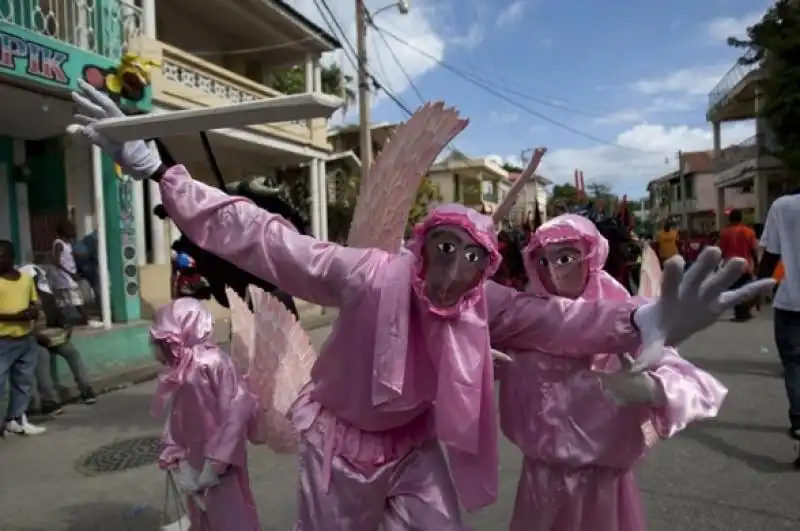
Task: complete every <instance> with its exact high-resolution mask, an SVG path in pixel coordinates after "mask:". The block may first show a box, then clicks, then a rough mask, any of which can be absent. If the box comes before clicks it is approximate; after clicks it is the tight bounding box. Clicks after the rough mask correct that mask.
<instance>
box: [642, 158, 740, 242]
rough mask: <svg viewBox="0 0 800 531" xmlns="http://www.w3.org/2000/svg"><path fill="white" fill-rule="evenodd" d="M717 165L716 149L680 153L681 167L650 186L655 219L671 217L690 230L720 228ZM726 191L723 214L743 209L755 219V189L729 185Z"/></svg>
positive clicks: (661, 220) (651, 211)
mask: <svg viewBox="0 0 800 531" xmlns="http://www.w3.org/2000/svg"><path fill="white" fill-rule="evenodd" d="M714 168H715V165H714V152H713V151H695V152H685V153H680V154H679V167H678V169H677V170H675V171H672V172H670V173H668V174H666V175H663V176H661V177H659V178H658V179H654V180H652V181H650V183H649V184H648V186H647V189H648V192H649V194H650V204H651V205H652V208H651V210H650V215H651V217H652V219H653V220H654V221H658V222H663V221H665V220H667V219H672V220H674V221H676V222H677V223H678V226H680V227H682V228H684V229H687V230H691V231H699V232H706V231H713V230H718V229H719V227H720V226H718V225H717V213H716V209H717V207H718V204H717V186H716V177H717V174H716V172H715V170H714ZM724 194H725V210H724V211H723V215H724V214H725V213H726V212H729V211H730V210H731V209H734V208H737V209H740V210H743V211H744V214H745V217H747V218H748V219H751V220H752V219H754V218H755V213H754V212H755V194H754V193H753V191H752V189H749V188H747V186H743V187H741V188H727V189H725V191H724ZM723 225H724V224H723Z"/></svg>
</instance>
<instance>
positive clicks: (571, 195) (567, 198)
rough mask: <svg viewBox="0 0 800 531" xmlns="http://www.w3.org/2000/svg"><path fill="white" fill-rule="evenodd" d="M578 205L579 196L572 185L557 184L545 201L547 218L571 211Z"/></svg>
mask: <svg viewBox="0 0 800 531" xmlns="http://www.w3.org/2000/svg"><path fill="white" fill-rule="evenodd" d="M579 203H580V194H578V189H577V188H575V187H574V186H573V185H571V184H569V183H567V184H557V185H555V186H553V191H552V193H551V194H550V197H549V198H548V200H547V215H548V217H553V216H557V215H559V214H563V213H565V212H570V211H572V210H573V209H574V208H575V206H577V205H578V204H579Z"/></svg>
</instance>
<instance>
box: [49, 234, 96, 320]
mask: <svg viewBox="0 0 800 531" xmlns="http://www.w3.org/2000/svg"><path fill="white" fill-rule="evenodd" d="M74 240H75V227H74V226H73V224H72V222H70V221H68V220H63V221H61V222H59V224H58V226H57V227H56V239H55V241H53V264H54V265H55V271H54V273H53V278H52V279H50V280H51V282H52V284H53V290H55V293H54V294H55V296H56V302H57V303H58V305H59V307H60V308H61V311H62V312H63V313H64V315H65V317H66V319H67V321H68V322H69V323H70V324H72V325H89V326H102V324H100V323H97V322H95V321H89V318H88V316H87V315H86V311H85V309H84V307H83V295H82V294H81V288H80V284H78V267H77V265H76V263H75V255H74V254H73V252H72V243H73V242H74Z"/></svg>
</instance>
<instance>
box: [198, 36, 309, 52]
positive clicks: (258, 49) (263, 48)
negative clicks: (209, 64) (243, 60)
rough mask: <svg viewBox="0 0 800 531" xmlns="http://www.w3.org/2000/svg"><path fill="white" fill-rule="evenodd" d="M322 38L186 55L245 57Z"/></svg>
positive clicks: (307, 38)
mask: <svg viewBox="0 0 800 531" xmlns="http://www.w3.org/2000/svg"><path fill="white" fill-rule="evenodd" d="M320 37H323V35H322V34H315V35H310V36H308V37H303V38H302V39H297V40H294V41H289V42H282V43H279V44H268V45H264V46H255V47H253V48H235V49H233V50H220V49H217V50H206V51H194V50H187V51H186V53H190V54H192V55H196V56H198V57H202V56H210V55H222V54H225V55H245V54H250V53H259V52H270V51H273V50H281V49H283V48H291V47H292V46H296V45H298V44H303V43H306V42H309V41H315V40H318V38H320Z"/></svg>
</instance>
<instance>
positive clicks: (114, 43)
mask: <svg viewBox="0 0 800 531" xmlns="http://www.w3.org/2000/svg"><path fill="white" fill-rule="evenodd" d="M141 19H142V17H141V9H140V8H138V7H136V6H135V5H134V4H132V3H128V2H126V1H117V2H111V3H108V4H105V5H103V6H102V7H99V6H98V5H97V2H96V0H17V1H0V22H6V23H8V24H13V25H15V26H19V27H20V28H23V29H26V30H29V31H32V32H34V33H38V34H40V35H44V36H46V37H50V38H52V39H56V40H59V41H62V42H65V43H67V44H71V45H72V46H75V47H76V48H80V49H81V50H86V51H88V52H93V53H96V54H98V55H102V56H104V57H108V58H109V59H111V60H113V61H117V60H119V58H120V57H121V56H122V50H123V47H124V46H125V44H126V43H127V42H129V41H130V39H131V38H133V37H135V36H137V35H139V34H141Z"/></svg>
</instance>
